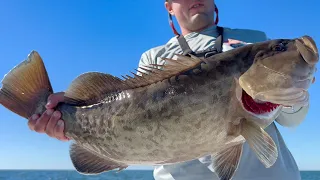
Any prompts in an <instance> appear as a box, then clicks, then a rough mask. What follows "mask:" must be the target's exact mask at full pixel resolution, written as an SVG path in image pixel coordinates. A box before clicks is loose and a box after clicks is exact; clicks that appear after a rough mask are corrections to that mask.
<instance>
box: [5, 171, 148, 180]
mask: <svg viewBox="0 0 320 180" xmlns="http://www.w3.org/2000/svg"><path fill="white" fill-rule="evenodd" d="M153 179H154V178H153V171H150V170H138V171H136V170H126V171H121V172H120V173H116V171H112V172H108V173H104V174H101V175H94V176H86V175H81V174H79V173H78V172H76V171H71V170H70V171H67V170H66V171H55V170H51V171H50V170H38V171H35V170H9V171H7V170H0V180H153Z"/></svg>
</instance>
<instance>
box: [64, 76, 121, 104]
mask: <svg viewBox="0 0 320 180" xmlns="http://www.w3.org/2000/svg"><path fill="white" fill-rule="evenodd" d="M124 88H125V85H124V84H123V80H121V79H119V78H117V77H114V76H112V75H109V74H105V73H99V72H87V73H84V74H81V75H80V76H78V77H77V78H76V79H75V80H73V81H72V83H71V85H70V87H69V88H68V89H67V90H66V92H65V95H64V96H65V100H64V102H65V103H67V104H73V105H78V106H79V105H83V106H84V105H92V104H96V103H98V102H100V101H102V100H103V99H104V98H105V97H106V96H107V95H109V94H111V93H115V92H118V91H121V90H122V89H124Z"/></svg>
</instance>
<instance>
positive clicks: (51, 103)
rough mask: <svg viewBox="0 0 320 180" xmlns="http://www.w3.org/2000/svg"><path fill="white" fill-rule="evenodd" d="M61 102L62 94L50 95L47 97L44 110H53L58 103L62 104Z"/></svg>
mask: <svg viewBox="0 0 320 180" xmlns="http://www.w3.org/2000/svg"><path fill="white" fill-rule="evenodd" d="M63 100H64V92H58V93H55V94H50V96H49V97H48V102H47V104H46V108H47V109H53V108H55V107H56V106H57V105H58V103H59V102H63Z"/></svg>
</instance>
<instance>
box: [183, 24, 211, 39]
mask: <svg viewBox="0 0 320 180" xmlns="http://www.w3.org/2000/svg"><path fill="white" fill-rule="evenodd" d="M213 25H214V23H211V24H208V25H207V26H204V27H201V28H200V29H197V30H189V29H185V28H182V27H181V33H182V35H183V36H185V35H187V34H189V33H192V32H201V31H203V30H205V29H207V28H209V27H211V26H213Z"/></svg>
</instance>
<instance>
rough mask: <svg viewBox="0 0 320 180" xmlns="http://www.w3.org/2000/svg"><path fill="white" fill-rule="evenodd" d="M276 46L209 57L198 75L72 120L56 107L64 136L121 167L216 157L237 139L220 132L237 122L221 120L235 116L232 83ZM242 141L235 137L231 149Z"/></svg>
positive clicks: (81, 112)
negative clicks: (231, 100) (120, 163)
mask: <svg viewBox="0 0 320 180" xmlns="http://www.w3.org/2000/svg"><path fill="white" fill-rule="evenodd" d="M280 41H281V40H279V41H275V42H273V43H266V42H264V43H260V44H256V45H251V46H247V47H244V48H241V49H239V50H238V51H237V50H235V51H234V52H233V53H230V54H221V55H217V56H214V57H213V58H209V59H206V60H204V61H205V62H206V64H203V65H202V68H201V69H202V72H201V73H198V74H190V75H180V76H178V79H179V80H178V81H177V79H176V77H172V78H171V79H170V81H168V80H164V81H162V82H158V83H155V84H151V85H149V86H146V87H141V88H137V89H132V90H126V91H123V92H121V94H122V96H121V100H120V98H118V100H114V101H112V102H108V103H101V104H98V105H93V106H92V107H88V108H87V107H78V108H76V110H75V111H76V112H75V114H74V115H73V116H68V115H66V114H68V112H67V111H63V108H61V110H62V111H63V114H64V116H63V119H65V120H66V121H67V124H66V128H67V129H66V134H67V136H68V137H70V138H72V139H74V140H75V141H76V142H77V143H80V144H83V145H85V146H87V147H90V149H92V150H95V151H96V152H99V153H101V154H104V155H106V156H108V157H111V158H112V159H114V160H116V161H118V162H123V163H126V164H158V163H164V162H180V161H187V160H191V159H195V158H198V157H201V156H204V155H208V154H211V153H214V152H218V151H220V150H221V149H222V148H226V144H227V143H230V142H231V141H233V140H234V139H235V138H236V137H238V136H239V133H236V134H233V135H232V136H230V135H228V132H227V131H226V129H229V128H230V127H228V126H229V121H231V122H232V123H234V124H237V123H239V118H241V116H239V117H238V118H234V119H227V117H228V114H230V113H235V112H230V110H231V109H229V108H228V107H229V106H230V103H231V102H230V99H231V97H232V96H233V94H234V91H231V89H232V86H233V85H235V84H234V78H235V77H236V78H239V77H240V76H241V75H242V74H243V73H244V72H246V71H247V70H248V69H249V67H251V65H252V64H253V61H254V60H255V57H256V55H257V54H258V53H262V52H265V54H267V52H268V51H267V50H268V49H267V48H266V46H267V47H270V46H272V45H274V44H277V43H280ZM283 41H284V40H283ZM289 42H294V40H291V41H289ZM270 52H274V51H270ZM265 56H267V55H265ZM256 60H257V58H256ZM119 96H120V94H119ZM237 107H238V108H240V109H241V106H240V105H238V106H237ZM278 111H280V110H278ZM235 116H236V115H235ZM73 125H75V126H76V127H77V128H75V127H74V126H73ZM242 142H243V139H241V138H239V141H237V142H233V143H232V145H235V144H238V143H242Z"/></svg>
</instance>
